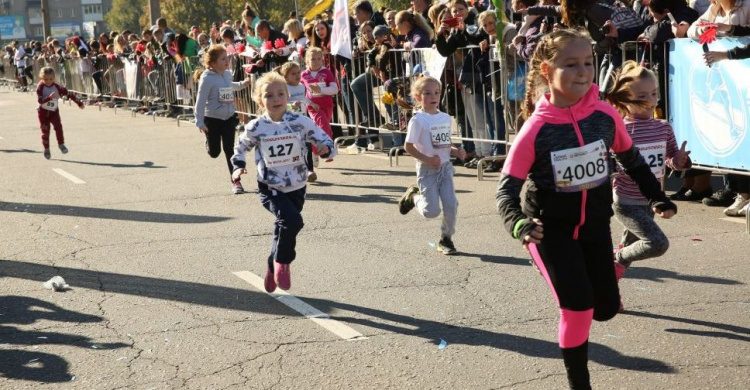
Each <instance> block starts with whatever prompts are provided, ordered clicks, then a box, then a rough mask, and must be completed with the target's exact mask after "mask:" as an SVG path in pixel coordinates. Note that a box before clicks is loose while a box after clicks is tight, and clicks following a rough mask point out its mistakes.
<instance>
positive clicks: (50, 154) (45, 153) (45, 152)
mask: <svg viewBox="0 0 750 390" xmlns="http://www.w3.org/2000/svg"><path fill="white" fill-rule="evenodd" d="M44 158H46V159H47V160H49V159H51V158H52V153H50V151H49V148H47V149H44Z"/></svg>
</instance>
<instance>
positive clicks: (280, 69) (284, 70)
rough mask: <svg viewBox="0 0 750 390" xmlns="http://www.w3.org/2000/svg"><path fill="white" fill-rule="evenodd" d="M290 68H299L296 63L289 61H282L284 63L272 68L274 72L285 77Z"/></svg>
mask: <svg viewBox="0 0 750 390" xmlns="http://www.w3.org/2000/svg"><path fill="white" fill-rule="evenodd" d="M292 68H297V69H301V68H300V66H299V64H298V63H296V62H294V61H291V62H286V63H284V65H281V66H277V67H276V68H274V70H275V71H276V73H278V74H280V75H282V76H284V77H286V74H287V73H289V71H290V70H292Z"/></svg>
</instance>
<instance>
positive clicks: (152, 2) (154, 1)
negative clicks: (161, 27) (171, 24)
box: [148, 0, 161, 26]
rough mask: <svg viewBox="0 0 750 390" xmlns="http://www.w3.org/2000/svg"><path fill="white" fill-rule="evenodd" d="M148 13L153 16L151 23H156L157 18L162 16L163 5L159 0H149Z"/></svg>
mask: <svg viewBox="0 0 750 390" xmlns="http://www.w3.org/2000/svg"><path fill="white" fill-rule="evenodd" d="M148 13H149V16H150V17H151V25H152V26H153V25H155V24H156V19H159V18H160V17H161V7H160V4H159V0H148Z"/></svg>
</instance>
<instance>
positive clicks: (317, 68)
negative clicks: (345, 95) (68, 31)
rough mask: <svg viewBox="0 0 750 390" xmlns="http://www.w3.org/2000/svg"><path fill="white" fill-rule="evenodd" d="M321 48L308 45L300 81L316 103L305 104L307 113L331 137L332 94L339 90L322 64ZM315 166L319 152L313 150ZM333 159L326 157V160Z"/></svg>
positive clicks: (334, 80)
mask: <svg viewBox="0 0 750 390" xmlns="http://www.w3.org/2000/svg"><path fill="white" fill-rule="evenodd" d="M323 61H324V59H323V50H322V49H320V48H317V47H310V48H308V49H307V53H305V64H306V65H307V69H305V71H304V72H302V83H303V84H305V88H307V98H308V99H310V100H311V101H312V102H313V103H315V104H316V105H315V106H313V105H310V106H307V114H308V115H310V118H312V120H313V121H315V123H316V124H317V125H318V126H319V127H320V128H322V129H323V130H324V131H325V132H326V134H328V136H329V137H333V130H332V129H331V118H333V95H335V94H337V93H338V92H339V87H338V84H336V77H335V76H334V75H333V72H331V70H330V69H328V68H326V67H325V66H323ZM313 154H315V156H314V157H313V159H314V161H316V164H314V165H315V166H317V165H318V164H317V160H318V156H319V155H320V153H316V151H315V150H313ZM331 161H333V159H332V158H328V159H327V160H326V162H331Z"/></svg>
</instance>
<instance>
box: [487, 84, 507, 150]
mask: <svg viewBox="0 0 750 390" xmlns="http://www.w3.org/2000/svg"><path fill="white" fill-rule="evenodd" d="M485 100H486V102H487V104H486V106H487V125H488V127H489V133H490V134H489V136H490V139H494V140H498V141H503V140H505V110H504V109H503V103H502V101H501V100H500V99H497V100H492V93H491V92H490V93H488V94H487V99H485ZM495 130H497V133H496V132H495ZM505 150H506V149H505V144H492V155H493V156H504V155H505Z"/></svg>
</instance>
